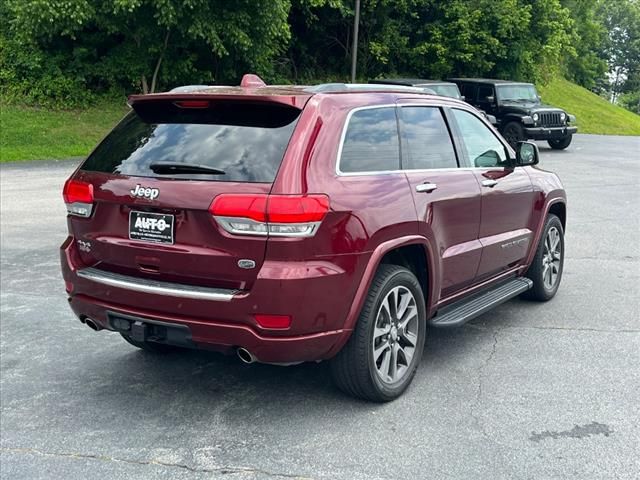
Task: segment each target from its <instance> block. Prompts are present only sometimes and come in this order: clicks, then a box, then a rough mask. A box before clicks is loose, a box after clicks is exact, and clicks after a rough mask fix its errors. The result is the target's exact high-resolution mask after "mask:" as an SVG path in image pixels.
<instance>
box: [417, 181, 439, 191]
mask: <svg viewBox="0 0 640 480" xmlns="http://www.w3.org/2000/svg"><path fill="white" fill-rule="evenodd" d="M436 188H438V185H436V184H435V183H430V182H425V183H421V184H420V185H416V192H426V193H429V192H433V191H434V190H435V189H436Z"/></svg>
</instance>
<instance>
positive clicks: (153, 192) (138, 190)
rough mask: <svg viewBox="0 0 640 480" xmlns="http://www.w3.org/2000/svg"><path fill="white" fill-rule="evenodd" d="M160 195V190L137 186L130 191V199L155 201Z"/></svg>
mask: <svg viewBox="0 0 640 480" xmlns="http://www.w3.org/2000/svg"><path fill="white" fill-rule="evenodd" d="M158 195H160V189H158V188H149V187H143V186H141V185H140V184H137V185H136V187H135V188H134V189H132V190H131V196H132V197H140V198H148V199H149V200H155V199H156V198H158Z"/></svg>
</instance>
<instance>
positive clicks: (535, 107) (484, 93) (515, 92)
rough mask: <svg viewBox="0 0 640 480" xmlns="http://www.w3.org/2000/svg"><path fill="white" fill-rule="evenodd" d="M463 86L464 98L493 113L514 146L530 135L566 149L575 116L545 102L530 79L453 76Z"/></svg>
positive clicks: (553, 146)
mask: <svg viewBox="0 0 640 480" xmlns="http://www.w3.org/2000/svg"><path fill="white" fill-rule="evenodd" d="M449 81H451V82H454V83H456V84H457V85H458V87H460V91H461V92H462V95H463V96H464V98H465V100H466V101H467V102H469V103H470V104H471V105H473V106H475V107H476V108H479V109H482V110H484V111H485V112H486V113H488V114H490V115H493V116H495V117H496V120H497V127H498V129H499V130H500V132H501V133H502V136H503V137H504V138H505V139H506V140H507V141H508V142H509V144H510V145H511V146H513V147H515V146H516V145H517V144H518V142H520V141H524V140H527V139H532V140H546V141H547V142H548V143H549V146H550V147H551V148H554V149H556V150H563V149H565V148H567V147H568V146H569V144H570V143H571V138H572V136H573V134H574V133H576V132H577V131H578V128H577V127H575V126H572V125H571V123H573V122H575V120H576V117H574V116H573V115H569V114H568V113H567V112H565V111H564V110H562V109H560V108H556V107H552V106H550V105H544V104H543V103H542V99H541V98H540V96H539V95H538V92H536V87H535V86H534V85H533V84H531V83H520V82H511V81H508V80H491V79H484V78H450V79H449Z"/></svg>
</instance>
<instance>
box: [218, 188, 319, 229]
mask: <svg viewBox="0 0 640 480" xmlns="http://www.w3.org/2000/svg"><path fill="white" fill-rule="evenodd" d="M209 211H210V212H211V214H212V215H213V216H214V217H215V218H216V220H217V221H218V223H219V224H220V225H221V226H222V227H223V228H224V229H225V230H227V231H228V232H230V233H236V234H246V235H274V236H293V237H309V236H312V235H314V234H315V231H316V230H317V227H318V225H319V224H320V222H322V220H323V219H324V217H325V215H326V214H327V212H328V211H329V197H327V196H326V195H315V194H314V195H266V194H253V195H252V194H222V195H218V196H217V197H216V198H215V199H214V200H213V202H212V203H211V206H210V207H209Z"/></svg>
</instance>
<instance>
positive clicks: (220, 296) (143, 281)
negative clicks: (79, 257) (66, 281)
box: [76, 267, 239, 302]
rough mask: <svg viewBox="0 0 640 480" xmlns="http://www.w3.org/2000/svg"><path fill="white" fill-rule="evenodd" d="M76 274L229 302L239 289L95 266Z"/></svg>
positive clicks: (145, 289) (117, 284) (157, 291)
mask: <svg viewBox="0 0 640 480" xmlns="http://www.w3.org/2000/svg"><path fill="white" fill-rule="evenodd" d="M76 274H77V275H78V276H79V277H80V278H84V279H86V280H91V281H92V282H96V283H102V284H103V285H109V286H111V287H116V288H124V289H126V290H133V291H136V292H144V293H152V294H155V295H169V296H172V297H181V298H193V299H196V300H216V301H219V302H229V301H231V299H233V296H234V295H235V294H236V293H238V292H239V290H228V289H224V288H209V287H199V286H196V285H184V284H182V283H171V282H159V281H157V280H149V279H147V278H136V277H129V276H127V275H121V274H119V273H112V272H105V271H104V270H99V269H97V268H91V267H90V268H83V269H82V270H78V271H77V272H76Z"/></svg>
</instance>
